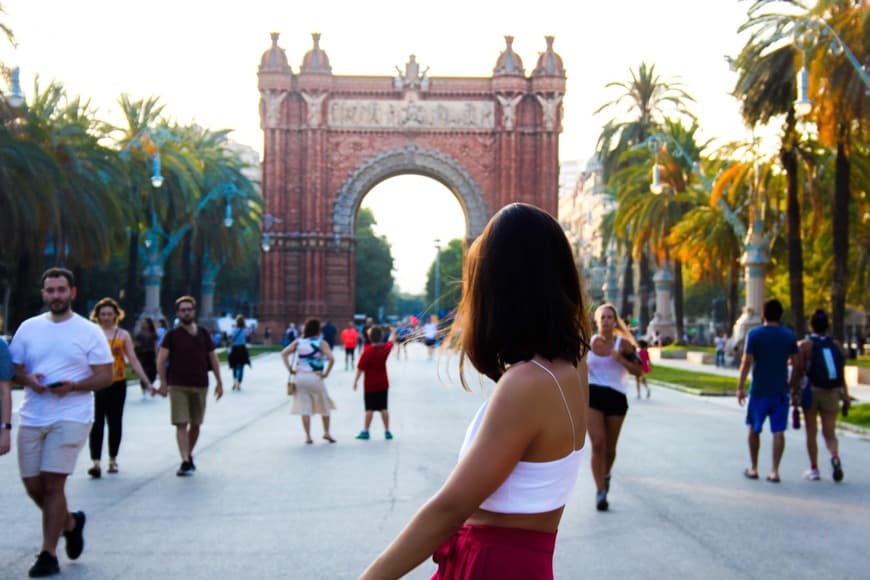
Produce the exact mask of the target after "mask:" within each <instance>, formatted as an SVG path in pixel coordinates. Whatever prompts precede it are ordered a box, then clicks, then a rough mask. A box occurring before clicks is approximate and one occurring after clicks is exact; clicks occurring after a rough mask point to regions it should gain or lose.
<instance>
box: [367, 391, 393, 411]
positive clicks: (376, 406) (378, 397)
mask: <svg viewBox="0 0 870 580" xmlns="http://www.w3.org/2000/svg"><path fill="white" fill-rule="evenodd" d="M388 392H389V391H375V392H374V393H364V394H363V399H364V400H365V404H366V411H386V410H387V393H388Z"/></svg>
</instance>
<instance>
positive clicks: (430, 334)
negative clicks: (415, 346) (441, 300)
mask: <svg viewBox="0 0 870 580" xmlns="http://www.w3.org/2000/svg"><path fill="white" fill-rule="evenodd" d="M423 344H425V345H426V349H427V350H428V351H429V360H432V357H433V356H434V354H435V346H436V345H437V344H438V319H437V318H436V317H435V315H434V314H433V315H431V316H430V317H429V322H427V323H426V324H424V325H423Z"/></svg>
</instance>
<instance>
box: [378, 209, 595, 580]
mask: <svg viewBox="0 0 870 580" xmlns="http://www.w3.org/2000/svg"><path fill="white" fill-rule="evenodd" d="M581 287H582V286H581V283H580V279H579V276H578V273H577V268H576V267H575V264H574V258H573V256H572V253H571V248H570V246H569V244H568V241H567V240H566V239H565V234H564V232H563V231H562V228H561V227H560V226H559V223H558V222H557V221H556V220H555V219H553V217H552V216H550V215H549V214H547V213H545V212H543V211H542V210H540V209H538V208H535V207H533V206H530V205H525V204H511V205H508V206H506V207H504V208H503V209H502V210H501V211H499V212H498V213H497V214H496V215H495V216H493V218H492V219H491V220H490V222H489V224H488V225H487V226H486V229H485V230H484V232H483V234H482V235H481V237H480V238H478V239H477V240H476V241H475V242H474V243H473V244H472V246H471V248H470V249H469V251H468V255H467V256H466V259H465V271H464V275H463V296H462V301H461V303H460V306H459V310H458V313H457V315H456V320H455V322H454V325H453V330H452V331H451V336H450V337H449V339H448V340H446V341H445V344H446V345H451V344H458V346H459V357H460V358H459V364H460V379H461V381H462V385H463V387H465V389H466V390H469V389H468V386H467V384H466V380H465V376H464V369H465V362H466V359H467V360H468V361H470V362H471V364H472V365H473V366H474V367H475V368H476V369H477V370H478V371H479V372H480V373H482V374H484V375H486V376H487V377H489V378H491V379H492V380H493V381H495V382H496V387H495V389H494V391H493V393H492V396H491V397H490V399H489V401H487V402H486V403H485V404H484V405H483V407H482V408H481V410H480V411H479V412H478V414H477V416H476V417H475V418H474V420H473V421H472V424H471V427H470V428H469V430H468V433H467V434H466V441H465V443H464V444H463V449H462V452H461V455H460V459H459V463H458V465H457V466H456V468H455V469H454V470H453V473H452V474H450V476H449V478H448V479H447V482H446V483H445V484H444V485H443V486H442V488H441V489H440V490H439V491H438V492H437V493H436V494H435V496H434V497H432V499H430V500H429V501H428V502H427V503H426V504H425V505H424V506H423V507H422V508H421V509H420V511H419V512H418V513H417V515H416V516H414V518H413V519H412V520H411V522H410V523H409V524H408V525H407V526H406V527H405V529H404V530H403V531H402V532H401V533H400V534H399V535H398V536H397V537H396V539H395V540H394V541H393V542H392V543H391V544H390V546H389V547H388V548H387V549H386V550H385V551H384V552H383V553H382V554H381V555H380V556H379V557H378V558H377V559H376V560H375V561H374V562H373V563H372V564H371V565H370V566H369V567H368V569H367V570H366V571H365V572H364V573H363V575H362V577H363V578H365V579H369V580H370V579H380V578H399V577H401V576H404V575H405V574H406V573H408V572H409V571H410V570H412V569H413V568H415V567H416V566H417V565H418V564H420V563H421V562H423V561H424V560H425V559H426V558H427V557H429V556H430V555H431V556H432V557H433V559H434V560H435V562H436V563H437V564H438V571H437V572H436V573H435V575H434V576H433V578H439V579H447V578H450V579H457V578H475V579H487V578H492V579H495V578H498V579H502V578H540V579H547V578H552V577H553V550H554V547H555V541H556V530H557V528H558V526H559V521H560V519H561V517H562V511H563V509H564V505H565V502H566V501H567V499H568V497H569V496H570V494H571V491H572V489H573V487H574V482H575V481H576V478H577V474H578V472H579V468H580V459H581V453H580V451H581V449H582V446H583V443H584V439H585V435H586V412H587V401H588V388H587V383H586V382H587V374H586V373H587V371H586V362H585V355H586V352H587V350H588V337H589V333H590V331H589V328H588V319H587V316H586V314H585V307H584V303H583V296H582V292H581ZM460 329H461V330H460ZM433 552H434V553H433Z"/></svg>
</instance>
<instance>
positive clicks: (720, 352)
mask: <svg viewBox="0 0 870 580" xmlns="http://www.w3.org/2000/svg"><path fill="white" fill-rule="evenodd" d="M714 343H715V345H716V366H717V367H724V366H725V346H726V345H727V344H728V338H727V337H726V336H725V333H724V332H722V331H719V332H717V333H716V339H715V340H714Z"/></svg>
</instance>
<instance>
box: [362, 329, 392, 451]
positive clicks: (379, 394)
mask: <svg viewBox="0 0 870 580" xmlns="http://www.w3.org/2000/svg"><path fill="white" fill-rule="evenodd" d="M369 338H371V340H372V344H371V345H370V346H367V347H366V348H365V349H364V350H363V353H362V354H361V355H360V357H359V363H358V364H357V366H356V378H354V380H353V390H354V391H356V389H357V386H358V385H359V378H360V377H361V376H363V375H365V378H364V380H363V397H364V399H365V407H366V418H365V427H364V428H363V430H362V431H360V432H359V435H357V436H356V438H357V439H368V438H369V427H371V424H372V417H373V416H374V414H375V411H378V412H379V413H380V414H381V419H382V420H383V422H384V438H386V439H392V438H393V434H392V433H390V413H389V411H387V392H388V390H389V388H390V380H389V378H388V377H387V359H388V358H389V357H390V351H391V350H392V349H393V343H392V341H391V340H387V342H384V329H383V328H381V327H380V326H373V327H372V328H371V329H370V330H369ZM390 339H392V336H391V337H390Z"/></svg>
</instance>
